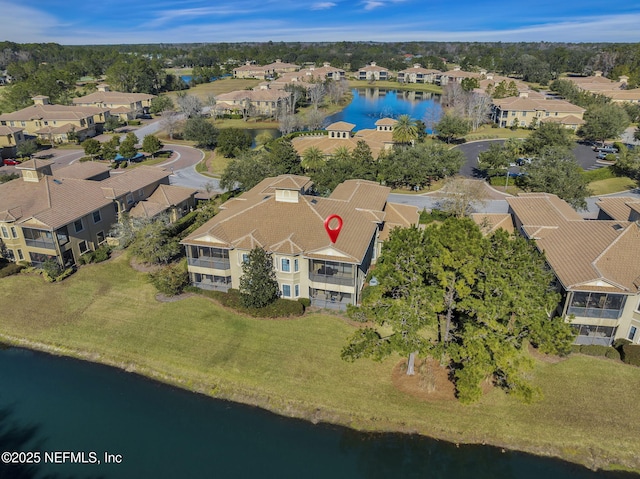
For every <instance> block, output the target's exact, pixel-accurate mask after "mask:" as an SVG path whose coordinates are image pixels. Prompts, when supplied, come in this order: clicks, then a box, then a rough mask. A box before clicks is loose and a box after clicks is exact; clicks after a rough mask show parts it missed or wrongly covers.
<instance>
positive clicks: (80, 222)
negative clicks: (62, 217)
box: [73, 218, 84, 233]
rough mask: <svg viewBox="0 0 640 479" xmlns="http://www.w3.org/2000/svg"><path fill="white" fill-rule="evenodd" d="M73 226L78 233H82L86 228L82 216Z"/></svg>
mask: <svg viewBox="0 0 640 479" xmlns="http://www.w3.org/2000/svg"><path fill="white" fill-rule="evenodd" d="M73 227H74V229H75V230H76V233H80V231H82V230H83V229H84V226H82V218H80V219H79V220H77V221H74V222H73Z"/></svg>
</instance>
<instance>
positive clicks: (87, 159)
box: [78, 156, 92, 163]
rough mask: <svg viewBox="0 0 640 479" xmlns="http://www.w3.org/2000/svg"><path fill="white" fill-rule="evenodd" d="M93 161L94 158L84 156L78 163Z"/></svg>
mask: <svg viewBox="0 0 640 479" xmlns="http://www.w3.org/2000/svg"><path fill="white" fill-rule="evenodd" d="M91 160H92V158H91V157H90V156H83V157H82V158H80V159H79V160H78V161H79V162H80V163H84V162H86V161H91Z"/></svg>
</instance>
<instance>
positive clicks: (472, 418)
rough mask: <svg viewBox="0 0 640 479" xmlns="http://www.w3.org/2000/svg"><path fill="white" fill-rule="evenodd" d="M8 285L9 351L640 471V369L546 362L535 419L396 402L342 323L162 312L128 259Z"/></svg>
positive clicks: (365, 422)
mask: <svg viewBox="0 0 640 479" xmlns="http://www.w3.org/2000/svg"><path fill="white" fill-rule="evenodd" d="M1 281H2V288H0V304H1V305H2V306H1V309H0V339H3V340H5V341H7V342H12V343H14V344H21V345H24V346H28V347H37V348H40V349H44V350H49V351H54V352H57V353H60V354H66V355H72V356H77V357H82V358H84V359H88V360H92V361H98V362H103V363H106V364H111V365H114V366H117V367H120V368H122V369H125V370H128V371H132V372H137V373H140V374H144V375H147V376H150V377H154V378H156V379H160V380H162V381H165V382H168V383H171V384H175V385H178V386H181V387H183V388H186V389H190V390H193V391H199V392H202V393H204V394H208V395H211V396H217V397H222V398H227V399H231V400H235V401H239V402H244V403H249V404H255V405H258V406H261V407H264V408H267V409H270V410H273V411H276V412H278V413H281V414H283V415H286V416H296V417H302V418H306V419H310V420H313V421H327V422H334V423H340V424H344V425H347V426H352V427H356V428H359V429H365V430H396V431H402V432H416V433H421V434H426V435H429V436H432V437H436V438H440V439H446V440H450V441H454V442H477V443H481V442H486V443H488V444H494V445H498V446H502V447H507V448H513V449H518V450H524V451H529V452H533V453H537V454H542V455H553V456H559V457H563V458H565V459H567V460H572V461H574V462H580V463H583V464H586V465H588V466H590V467H602V466H610V467H624V468H635V469H637V470H640V456H639V455H638V445H639V442H638V437H640V424H639V423H638V421H633V420H629V418H632V417H635V416H634V415H635V413H636V402H637V398H638V397H639V395H640V368H634V367H630V366H626V365H623V364H621V363H617V362H614V361H611V360H607V359H599V358H590V357H585V356H580V355H576V356H572V357H571V358H569V359H567V360H563V361H559V362H556V361H545V360H539V361H537V362H536V368H535V371H534V372H533V376H532V377H533V381H534V382H535V383H536V384H538V385H540V386H541V387H542V389H543V391H544V394H545V399H544V400H543V401H541V402H538V403H535V404H532V405H525V404H522V403H520V402H518V401H517V400H514V399H513V398H511V397H510V396H507V395H505V394H504V393H503V392H501V391H499V390H493V391H491V392H489V393H488V394H487V395H485V396H484V397H483V398H482V400H481V401H480V402H478V403H477V404H474V405H471V406H462V405H460V404H459V403H458V402H456V401H454V400H440V401H428V400H422V399H418V398H416V397H414V396H410V395H407V394H404V393H402V392H400V391H399V390H397V389H396V388H395V387H394V385H393V383H392V380H391V371H392V368H393V367H394V365H395V364H397V363H398V361H400V359H401V358H399V357H397V356H394V357H392V358H390V359H388V360H386V361H384V362H381V363H378V362H373V361H369V360H361V361H358V362H356V363H346V362H344V361H342V360H341V359H340V350H341V348H342V346H343V345H344V344H345V341H346V338H347V337H348V336H349V335H350V334H351V333H352V331H353V330H354V327H353V326H352V325H351V324H350V323H349V322H348V321H345V320H344V319H343V318H341V317H340V316H339V315H336V314H319V313H313V314H307V315H305V316H303V317H301V318H296V319H289V320H257V319H251V318H248V317H243V316H241V315H238V314H235V313H233V312H231V311H229V310H225V309H223V308H222V307H220V306H218V305H217V304H216V303H213V302H211V301H209V300H207V299H205V298H203V297H199V296H193V297H189V298H186V299H182V300H180V301H175V302H158V301H156V299H155V291H154V289H153V287H152V286H151V285H150V284H148V283H147V281H146V277H145V275H144V274H143V273H138V272H136V271H134V270H133V269H132V268H131V267H130V266H129V264H128V259H127V256H126V255H122V256H120V257H118V258H116V259H113V260H111V261H109V262H107V263H102V264H99V265H90V266H85V267H82V268H81V269H80V270H79V271H78V272H77V273H76V274H74V275H73V276H71V277H70V278H67V279H66V280H65V281H64V282H62V283H59V284H56V283H54V284H49V283H45V282H44V281H43V280H42V278H41V277H39V276H35V275H28V274H22V275H17V276H13V277H8V278H4V279H2V280H1ZM17 291H23V292H27V291H28V294H16V292H17Z"/></svg>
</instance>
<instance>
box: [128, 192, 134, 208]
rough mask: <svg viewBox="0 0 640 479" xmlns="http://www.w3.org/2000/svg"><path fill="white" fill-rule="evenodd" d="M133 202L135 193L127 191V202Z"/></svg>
mask: <svg viewBox="0 0 640 479" xmlns="http://www.w3.org/2000/svg"><path fill="white" fill-rule="evenodd" d="M132 203H133V195H132V194H131V193H127V204H128V205H130V204H132Z"/></svg>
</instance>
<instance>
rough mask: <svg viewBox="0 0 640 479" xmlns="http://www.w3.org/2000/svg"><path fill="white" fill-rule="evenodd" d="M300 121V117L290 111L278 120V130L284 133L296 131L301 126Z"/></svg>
mask: <svg viewBox="0 0 640 479" xmlns="http://www.w3.org/2000/svg"><path fill="white" fill-rule="evenodd" d="M299 124H300V122H299V121H298V117H297V116H296V115H294V114H293V113H289V114H286V115H283V116H281V117H280V121H279V122H278V130H280V132H281V133H282V134H283V135H288V134H289V133H292V132H294V131H296V130H297V129H298V127H299Z"/></svg>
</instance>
